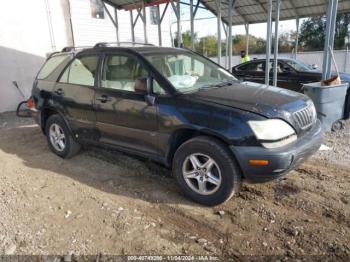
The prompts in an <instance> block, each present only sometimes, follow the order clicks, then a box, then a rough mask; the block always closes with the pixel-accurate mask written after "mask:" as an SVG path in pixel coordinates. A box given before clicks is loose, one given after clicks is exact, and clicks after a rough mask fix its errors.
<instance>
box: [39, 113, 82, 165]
mask: <svg viewBox="0 0 350 262" xmlns="http://www.w3.org/2000/svg"><path fill="white" fill-rule="evenodd" d="M45 134H46V138H47V142H48V144H49V147H50V149H51V151H52V152H54V153H55V154H56V155H58V156H60V157H62V158H71V157H73V156H74V155H76V154H77V153H78V152H79V151H80V149H81V145H80V144H79V143H77V142H76V141H75V140H74V139H73V137H72V135H71V133H70V131H69V129H68V127H67V125H66V123H65V122H64V120H63V119H62V117H61V116H60V115H57V114H55V115H52V116H50V117H49V119H48V120H47V121H46V125H45Z"/></svg>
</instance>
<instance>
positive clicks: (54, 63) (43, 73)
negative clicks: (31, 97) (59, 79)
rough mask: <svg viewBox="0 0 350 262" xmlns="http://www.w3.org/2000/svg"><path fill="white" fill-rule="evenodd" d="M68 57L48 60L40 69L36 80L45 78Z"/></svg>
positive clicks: (55, 57) (58, 56)
mask: <svg viewBox="0 0 350 262" xmlns="http://www.w3.org/2000/svg"><path fill="white" fill-rule="evenodd" d="M68 57H69V55H56V56H53V57H51V58H49V59H48V60H47V61H46V62H45V64H44V65H43V67H42V68H41V70H40V72H39V74H38V77H37V79H39V80H41V79H45V78H47V77H48V76H49V75H50V74H51V73H52V72H53V71H54V70H55V69H56V68H57V67H58V66H59V65H60V64H61V63H62V62H63V61H64V60H65V59H66V58H68Z"/></svg>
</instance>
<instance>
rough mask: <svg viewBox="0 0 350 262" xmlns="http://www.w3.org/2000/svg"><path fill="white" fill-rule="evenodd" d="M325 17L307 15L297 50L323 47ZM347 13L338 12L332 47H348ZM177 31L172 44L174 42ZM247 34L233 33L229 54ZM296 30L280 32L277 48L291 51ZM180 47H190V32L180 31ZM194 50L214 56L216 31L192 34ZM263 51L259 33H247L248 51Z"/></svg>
mask: <svg viewBox="0 0 350 262" xmlns="http://www.w3.org/2000/svg"><path fill="white" fill-rule="evenodd" d="M325 30H326V18H325V17H311V18H308V19H306V20H305V21H304V22H303V23H302V24H301V26H300V34H299V50H322V49H323V46H324V40H325ZM349 40H350V13H346V14H339V15H338V16H337V22H336V30H335V40H334V47H335V48H336V49H340V48H345V47H346V46H349V47H350V43H349ZM177 41H178V39H177V34H175V39H174V44H175V46H177ZM246 41H247V39H246V36H245V35H241V34H238V35H234V36H233V37H232V54H239V53H240V51H241V50H245V48H246ZM295 41H296V31H290V32H282V33H281V34H280V36H279V52H281V53H282V52H284V53H287V52H292V50H293V49H294V47H295ZM182 42H183V47H185V48H188V49H190V48H191V32H190V31H186V32H184V33H182ZM273 45H274V36H272V51H273V50H274V46H273ZM194 46H195V51H197V52H198V53H200V54H203V55H206V56H209V57H214V56H217V47H218V41H217V37H216V36H215V35H209V36H205V37H200V38H199V37H198V35H197V33H195V35H194ZM221 50H222V55H224V54H225V53H226V42H225V40H223V41H222V42H221ZM265 52H266V40H265V39H263V38H260V37H255V36H253V35H249V53H251V54H264V53H265Z"/></svg>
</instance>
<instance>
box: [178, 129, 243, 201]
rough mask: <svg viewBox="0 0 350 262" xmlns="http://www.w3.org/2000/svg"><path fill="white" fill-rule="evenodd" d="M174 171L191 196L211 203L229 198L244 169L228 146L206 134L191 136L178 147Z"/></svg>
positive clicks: (237, 189) (195, 199) (235, 189)
mask: <svg viewBox="0 0 350 262" xmlns="http://www.w3.org/2000/svg"><path fill="white" fill-rule="evenodd" d="M173 174H174V176H175V177H176V179H177V181H178V183H179V185H180V187H181V188H182V190H183V191H184V193H185V194H186V195H187V196H188V197H189V198H191V199H192V200H194V201H196V202H198V203H200V204H203V205H208V206H214V205H218V204H221V203H223V202H225V201H227V200H228V199H230V198H231V197H232V196H233V195H234V194H235V193H237V192H238V191H239V188H240V184H241V172H240V170H239V168H238V167H237V164H236V162H235V159H234V157H233V155H232V153H230V151H229V149H228V148H227V146H226V145H225V144H224V143H222V142H220V141H219V140H217V139H215V138H211V137H205V136H201V137H195V138H192V139H190V140H188V141H186V142H185V143H183V144H182V145H181V146H180V147H179V148H178V150H177V151H176V153H175V156H174V160H173Z"/></svg>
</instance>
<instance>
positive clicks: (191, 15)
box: [190, 0, 194, 50]
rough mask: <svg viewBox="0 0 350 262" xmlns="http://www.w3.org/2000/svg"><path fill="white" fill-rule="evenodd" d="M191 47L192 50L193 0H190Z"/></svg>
mask: <svg viewBox="0 0 350 262" xmlns="http://www.w3.org/2000/svg"><path fill="white" fill-rule="evenodd" d="M190 24H191V49H192V50H194V14H193V0H190Z"/></svg>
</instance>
